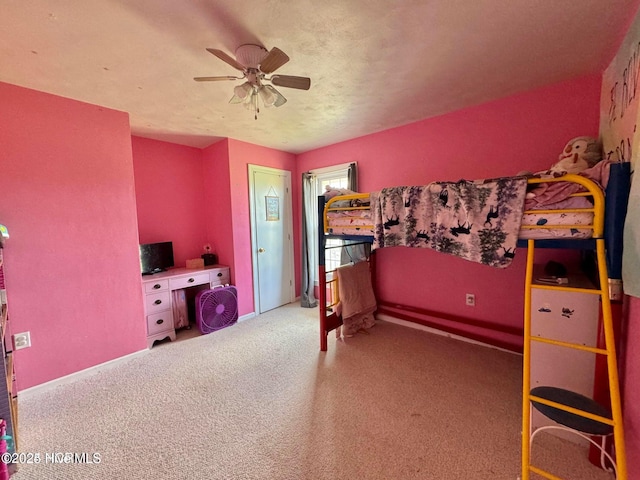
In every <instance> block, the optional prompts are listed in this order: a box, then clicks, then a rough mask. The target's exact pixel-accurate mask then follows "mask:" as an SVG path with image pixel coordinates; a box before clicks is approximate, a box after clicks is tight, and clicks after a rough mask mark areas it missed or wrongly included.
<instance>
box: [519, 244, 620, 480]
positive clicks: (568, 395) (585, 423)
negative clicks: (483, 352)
mask: <svg viewBox="0 0 640 480" xmlns="http://www.w3.org/2000/svg"><path fill="white" fill-rule="evenodd" d="M527 242H528V245H527V246H528V251H527V268H526V281H525V282H526V283H525V305H524V310H525V315H524V359H523V387H522V390H523V391H522V394H523V395H522V397H523V398H522V400H523V401H522V480H529V478H530V474H531V473H534V474H537V475H540V476H541V477H544V478H548V479H551V480H561V479H560V477H557V476H555V475H553V474H552V473H549V472H547V471H545V470H543V469H541V468H538V467H536V466H534V465H532V464H531V445H532V442H533V437H534V436H535V433H536V432H531V413H532V407H535V408H536V410H538V411H539V412H541V413H542V414H543V415H545V416H546V417H548V418H550V419H551V420H554V421H555V422H557V423H558V424H560V426H559V427H541V428H540V429H538V430H541V429H544V428H561V429H564V430H569V431H571V432H573V433H576V434H578V435H580V436H581V437H583V438H585V439H587V440H588V441H589V442H591V443H592V444H593V445H596V446H597V447H598V448H599V449H600V450H601V452H602V457H601V458H602V466H603V467H605V465H609V466H610V467H611V468H612V469H613V472H614V473H615V475H616V479H617V480H627V467H626V457H625V446H624V432H623V425H622V410H621V405H620V393H619V383H618V369H617V364H616V363H617V362H616V352H615V343H614V329H613V321H612V313H611V303H610V299H609V292H608V278H607V266H606V265H607V263H606V258H605V241H604V239H603V238H598V236H596V238H595V243H596V258H597V266H598V277H599V284H600V288H593V289H585V288H577V287H570V286H561V285H557V286H556V285H536V284H534V283H533V275H534V273H533V264H534V250H535V240H528V241H527ZM536 288H542V289H550V290H560V291H565V292H581V293H593V294H596V295H599V296H600V301H601V308H602V328H603V330H604V343H605V347H604V348H598V347H597V346H585V345H578V344H575V343H571V342H565V341H560V340H558V339H552V338H543V337H538V336H532V333H531V331H532V329H531V313H532V312H531V307H532V290H533V289H536ZM534 341H537V342H543V343H545V344H549V345H552V346H557V347H558V348H571V349H577V350H582V351H583V352H585V354H589V353H590V354H595V355H603V356H604V357H605V358H606V363H607V373H608V384H609V399H610V403H611V409H610V412H609V410H608V409H606V408H604V407H603V406H600V405H599V404H597V403H596V402H595V401H594V400H592V399H589V398H586V397H584V396H583V395H579V394H576V393H574V392H570V391H568V390H564V389H561V388H557V387H553V386H548V387H547V386H544V387H536V388H534V389H531V376H530V373H531V344H532V342H534ZM532 433H533V435H532ZM592 435H597V436H599V438H602V439H603V442H602V443H601V444H598V443H597V442H595V441H594V440H593V439H591V438H590V436H592ZM610 435H613V449H614V455H615V460H614V459H613V458H612V457H611V456H610V455H609V454H608V453H607V452H606V449H605V448H604V445H605V442H604V439H605V438H607V437H609V436H610ZM605 458H606V460H605Z"/></svg>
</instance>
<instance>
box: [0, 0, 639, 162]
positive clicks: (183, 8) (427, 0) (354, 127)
mask: <svg viewBox="0 0 640 480" xmlns="http://www.w3.org/2000/svg"><path fill="white" fill-rule="evenodd" d="M639 3H640V2H639V0H579V1H577V0H536V1H532V0H402V1H398V2H392V1H389V0H366V1H365V0H324V1H322V2H320V1H317V0H287V1H284V0H260V1H256V0H245V1H242V0H236V1H232V0H226V1H225V0H183V1H176V0H83V1H61V0H30V1H24V0H20V1H18V0H0V81H4V82H7V83H12V84H16V85H21V86H24V87H28V88H32V89H36V90H40V91H44V92H49V93H53V94H56V95H60V96H63V97H68V98H73V99H76V100H81V101H84V102H89V103H93V104H97V105H102V106H106V107H109V108H113V109H116V110H121V111H125V112H128V113H129V115H130V119H131V129H132V132H133V133H134V134H135V135H139V136H143V137H149V138H155V139H160V140H165V141H170V142H175V143H179V144H184V145H191V146H196V147H205V146H207V145H210V144H212V143H215V142H216V141H218V140H219V139H220V138H224V137H231V138H235V139H239V140H243V141H246V142H250V143H253V144H257V145H263V146H267V147H272V148H276V149H279V150H283V151H288V152H293V153H300V152H304V151H308V150H311V149H314V148H318V147H322V146H325V145H329V144H332V143H336V142H340V141H343V140H347V139H350V138H355V137H359V136H362V135H366V134H369V133H373V132H377V131H381V130H385V129H387V128H392V127H395V126H399V125H404V124H407V123H411V122H414V121H417V120H420V119H424V118H428V117H432V116H435V115H440V114H443V113H446V112H450V111H453V110H458V109H460V108H464V107H467V106H470V105H476V104H479V103H483V102H486V101H489V100H493V99H496V98H500V97H504V96H506V95H510V94H513V93H517V92H521V91H525V90H529V89H532V88H536V87H540V86H543V85H547V84H552V83H556V82H559V81H563V80H566V79H570V78H573V77H577V76H581V75H586V74H591V73H601V72H602V71H603V69H604V68H605V67H606V66H607V64H608V63H609V61H610V60H611V58H612V56H613V54H614V53H615V50H616V49H617V47H618V44H619V42H620V40H621V39H622V36H623V35H624V29H625V28H626V27H627V26H628V25H629V23H630V21H631V19H632V18H633V16H634V15H635V11H636V9H637V6H638V4H639ZM244 43H255V44H260V45H263V46H265V47H266V48H267V49H271V48H272V47H274V46H275V47H278V48H280V49H281V50H283V51H284V52H285V53H287V54H288V55H289V57H290V58H291V60H290V61H289V62H288V63H287V64H285V65H284V66H282V67H281V68H280V69H278V71H277V73H281V74H286V75H299V76H307V77H311V89H310V90H308V91H303V90H295V89H290V88H283V87H277V88H278V90H279V91H280V92H281V93H282V94H283V95H284V96H285V97H286V98H287V99H288V102H287V103H286V104H285V105H283V106H281V107H279V108H269V109H266V108H263V109H262V110H261V112H260V115H259V117H258V120H254V117H253V114H252V113H251V112H250V111H248V110H246V109H245V108H243V106H242V105H233V104H229V103H228V101H229V99H230V98H231V96H232V94H233V87H234V86H235V85H237V84H240V83H241V81H226V82H207V83H204V82H195V81H194V80H193V77H195V76H214V75H235V74H236V73H237V71H236V70H234V69H233V68H232V67H230V66H229V65H227V64H226V63H224V62H222V61H221V60H220V59H218V58H216V57H215V56H213V55H211V54H210V53H208V52H207V51H206V50H205V48H206V47H210V48H217V49H221V50H224V51H225V52H227V53H229V54H230V55H232V56H233V54H234V52H235V49H236V47H238V46H239V45H241V44H244Z"/></svg>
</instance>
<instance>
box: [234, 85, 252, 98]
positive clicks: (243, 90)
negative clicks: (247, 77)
mask: <svg viewBox="0 0 640 480" xmlns="http://www.w3.org/2000/svg"><path fill="white" fill-rule="evenodd" d="M252 90H253V86H252V85H251V84H250V83H249V82H244V83H243V84H242V85H238V86H237V87H235V88H234V89H233V93H235V95H236V96H237V97H238V98H240V99H245V98H247V95H249V93H251V91H252Z"/></svg>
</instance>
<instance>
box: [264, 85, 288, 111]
mask: <svg viewBox="0 0 640 480" xmlns="http://www.w3.org/2000/svg"><path fill="white" fill-rule="evenodd" d="M264 88H266V89H267V90H269V91H270V92H271V93H273V94H274V95H275V96H276V101H275V102H273V106H274V107H280V106H282V105H284V104H285V103H287V99H286V98H284V96H283V95H282V94H281V93H280V92H279V91H278V90H276V89H275V88H273V87H272V86H271V85H265V86H264Z"/></svg>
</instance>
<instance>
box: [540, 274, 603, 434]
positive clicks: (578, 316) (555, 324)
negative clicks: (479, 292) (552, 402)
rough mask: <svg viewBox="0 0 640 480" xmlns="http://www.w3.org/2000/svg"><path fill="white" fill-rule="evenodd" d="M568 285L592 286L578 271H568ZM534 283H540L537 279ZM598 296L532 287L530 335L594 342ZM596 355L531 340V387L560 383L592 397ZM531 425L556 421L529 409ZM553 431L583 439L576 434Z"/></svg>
mask: <svg viewBox="0 0 640 480" xmlns="http://www.w3.org/2000/svg"><path fill="white" fill-rule="evenodd" d="M567 277H568V279H569V284H568V285H563V286H567V287H578V288H593V284H592V283H591V282H590V281H589V280H588V279H587V278H586V277H585V276H584V275H581V274H569V275H567ZM534 283H536V284H541V282H537V281H536V277H534ZM599 312H600V297H599V296H598V295H594V294H590V293H580V292H567V291H557V290H539V289H534V290H533V291H532V292H531V335H532V336H533V337H536V336H537V337H546V338H553V339H556V340H560V341H564V342H570V343H576V344H580V345H584V346H590V347H593V346H595V345H596V344H597V335H598V315H599ZM594 380H595V355H594V354H592V353H590V352H583V351H580V350H574V349H569V348H562V347H557V346H554V345H550V344H547V343H541V342H532V345H531V388H535V387H540V386H553V387H560V388H564V389H566V390H571V391H573V392H576V393H579V394H581V395H584V396H586V397H589V398H593V391H594ZM532 412H533V413H532V418H531V422H532V427H533V428H537V427H541V426H545V425H554V424H555V423H554V422H553V421H552V420H550V419H548V418H547V417H545V416H544V415H542V414H540V412H538V411H537V410H536V409H535V408H534V409H532ZM551 433H553V434H554V435H557V436H560V437H563V438H566V439H567V440H571V441H573V442H576V441H577V442H578V443H582V442H581V441H580V440H579V438H578V437H577V436H575V435H567V434H565V433H564V432H562V431H555V430H551Z"/></svg>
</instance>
